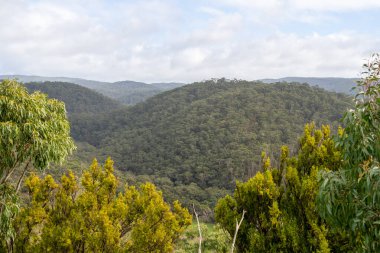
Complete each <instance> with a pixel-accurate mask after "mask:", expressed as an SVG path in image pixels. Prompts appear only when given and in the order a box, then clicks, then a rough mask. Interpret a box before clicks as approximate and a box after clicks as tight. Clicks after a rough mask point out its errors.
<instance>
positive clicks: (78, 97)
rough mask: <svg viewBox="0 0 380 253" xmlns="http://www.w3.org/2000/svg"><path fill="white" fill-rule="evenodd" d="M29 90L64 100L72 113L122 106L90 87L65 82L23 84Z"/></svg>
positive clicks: (113, 108)
mask: <svg viewBox="0 0 380 253" xmlns="http://www.w3.org/2000/svg"><path fill="white" fill-rule="evenodd" d="M24 85H25V86H26V88H27V89H28V90H29V91H30V92H33V91H37V90H38V91H41V92H42V93H46V94H48V96H49V97H50V98H56V99H58V100H61V101H63V102H65V105H66V110H67V112H68V113H69V114H72V113H101V112H108V111H110V110H115V109H117V108H120V107H122V104H121V103H119V102H117V101H115V100H113V99H110V98H108V97H106V96H104V95H102V94H100V93H97V92H95V91H93V90H91V89H88V88H85V87H82V86H80V85H77V84H73V83H67V82H43V83H40V82H38V83H37V82H32V83H26V84H24Z"/></svg>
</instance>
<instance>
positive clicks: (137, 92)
mask: <svg viewBox="0 0 380 253" xmlns="http://www.w3.org/2000/svg"><path fill="white" fill-rule="evenodd" d="M14 78H16V79H18V80H19V81H20V82H23V83H28V82H45V81H49V82H67V83H74V84H78V85H81V86H83V87H87V88H89V89H92V90H95V91H97V92H99V93H101V94H103V95H106V96H108V97H110V98H113V99H116V100H117V101H119V102H121V103H123V104H127V105H133V104H137V103H139V102H142V101H144V100H146V99H147V98H149V97H152V96H154V95H156V94H158V93H160V92H163V91H166V90H169V89H172V88H176V87H180V86H183V85H185V84H183V83H154V84H146V83H142V82H134V81H120V82H114V83H110V82H99V81H93V80H86V79H81V78H69V77H44V76H26V75H0V79H14Z"/></svg>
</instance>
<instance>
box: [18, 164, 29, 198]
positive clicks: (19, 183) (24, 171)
mask: <svg viewBox="0 0 380 253" xmlns="http://www.w3.org/2000/svg"><path fill="white" fill-rule="evenodd" d="M30 161H31V159H29V161H28V162H27V163H26V165H25V167H24V170H23V172H22V174H21V176H20V178H19V179H18V182H17V186H16V193H18V191H19V190H20V187H21V182H22V179H23V177H24V176H25V173H26V171H27V170H28V166H29V164H30Z"/></svg>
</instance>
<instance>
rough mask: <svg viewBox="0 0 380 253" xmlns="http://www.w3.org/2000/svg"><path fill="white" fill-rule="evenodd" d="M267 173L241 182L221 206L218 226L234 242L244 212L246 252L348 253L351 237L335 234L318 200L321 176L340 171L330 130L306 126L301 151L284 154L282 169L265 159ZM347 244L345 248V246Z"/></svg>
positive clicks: (285, 150) (242, 233) (241, 237)
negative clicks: (320, 172)
mask: <svg viewBox="0 0 380 253" xmlns="http://www.w3.org/2000/svg"><path fill="white" fill-rule="evenodd" d="M262 158H263V162H262V164H263V168H262V171H261V172H258V173H257V174H256V175H255V176H254V177H253V178H251V179H249V180H248V181H247V182H245V183H242V182H237V184H236V189H235V193H234V195H233V196H229V195H227V196H226V197H225V198H223V199H221V200H219V202H218V204H217V206H216V208H215V218H216V221H217V222H218V223H219V224H221V226H222V227H223V228H224V229H226V230H227V231H228V233H229V234H230V235H231V236H232V235H233V234H234V232H235V222H236V220H237V219H240V216H241V215H242V213H243V211H246V215H245V218H244V220H243V223H242V225H241V228H240V230H239V234H238V238H237V247H238V249H239V250H240V251H241V252H330V250H332V249H334V250H337V251H342V250H347V248H344V246H342V245H344V243H345V242H346V241H347V238H346V236H345V234H343V233H340V232H338V231H334V230H329V227H328V226H327V225H326V224H325V223H324V222H323V221H322V220H321V219H320V217H319V214H318V212H317V210H316V204H315V199H316V196H317V192H318V172H319V171H323V170H326V169H330V170H336V169H337V168H339V166H340V164H341V154H340V152H339V150H337V149H336V148H335V143H334V141H333V140H332V139H331V136H330V128H329V127H328V126H322V128H321V129H315V126H314V124H307V125H306V126H305V130H304V135H303V136H302V137H301V139H300V141H299V149H298V151H297V153H296V154H295V155H294V156H289V150H288V147H286V146H284V147H282V149H281V156H280V165H279V166H278V167H277V168H275V167H272V165H271V162H270V159H269V157H267V156H266V154H265V153H264V154H263V156H262ZM342 242H343V243H342Z"/></svg>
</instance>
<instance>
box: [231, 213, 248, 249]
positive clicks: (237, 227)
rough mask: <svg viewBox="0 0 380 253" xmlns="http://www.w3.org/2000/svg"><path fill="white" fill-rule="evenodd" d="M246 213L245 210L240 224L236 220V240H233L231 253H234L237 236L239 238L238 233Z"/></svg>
mask: <svg viewBox="0 0 380 253" xmlns="http://www.w3.org/2000/svg"><path fill="white" fill-rule="evenodd" d="M245 213H246V211H245V210H243V214H242V216H241V219H240V222H238V220H237V219H236V229H235V234H234V239H233V241H232V247H231V253H234V249H235V242H236V236H237V233H238V231H239V228H240V225H241V223H242V222H243V219H244V214H245Z"/></svg>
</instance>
